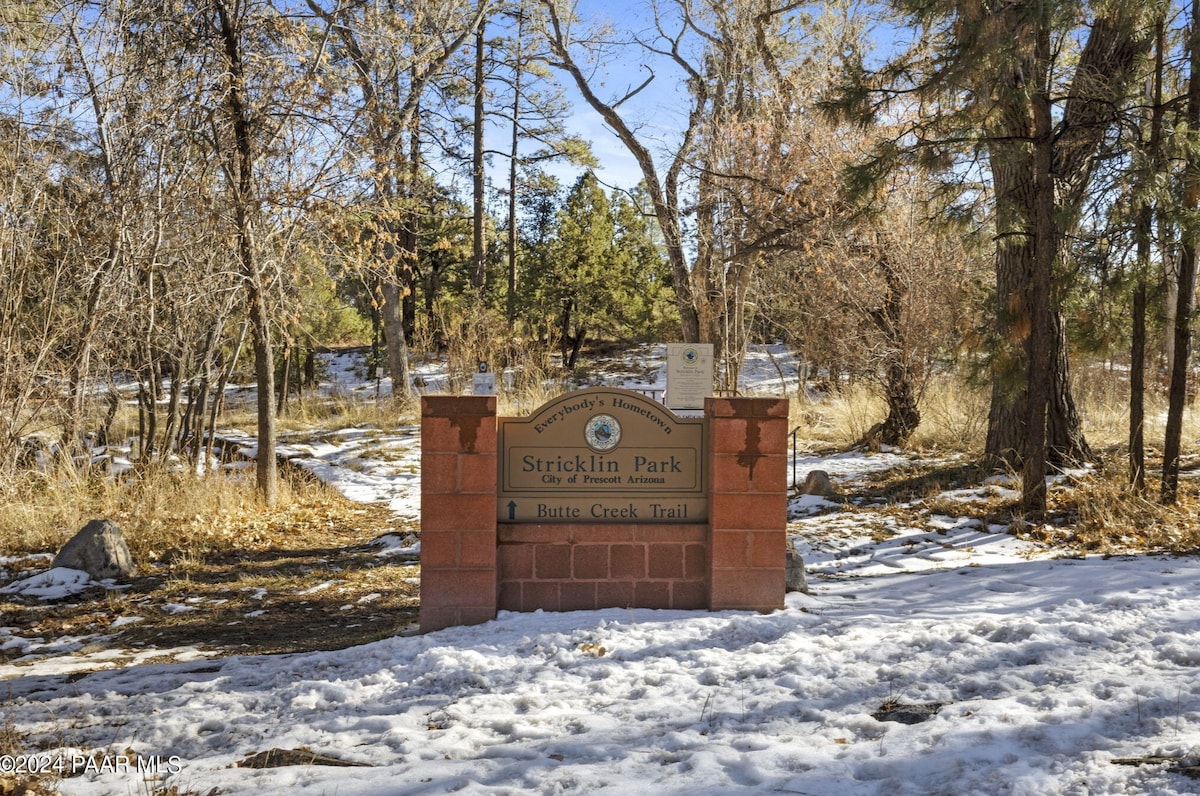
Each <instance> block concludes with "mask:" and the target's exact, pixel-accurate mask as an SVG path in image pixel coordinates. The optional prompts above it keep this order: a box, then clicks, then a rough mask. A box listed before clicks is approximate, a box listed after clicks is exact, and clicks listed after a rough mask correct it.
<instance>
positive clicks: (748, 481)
mask: <svg viewBox="0 0 1200 796" xmlns="http://www.w3.org/2000/svg"><path fill="white" fill-rule="evenodd" d="M704 411H705V413H706V414H707V415H708V423H709V426H708V433H709V437H708V477H709V502H708V516H709V532H710V538H709V542H710V547H709V587H710V591H709V608H710V609H712V610H714V611H719V610H725V609H741V610H753V611H764V612H765V611H772V610H775V609H777V608H782V607H783V596H784V592H785V590H786V576H787V564H786V555H787V553H786V550H787V434H788V427H787V424H788V402H787V399H786V398H707V399H705V402H704Z"/></svg>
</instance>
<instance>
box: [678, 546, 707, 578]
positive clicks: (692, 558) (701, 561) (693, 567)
mask: <svg viewBox="0 0 1200 796" xmlns="http://www.w3.org/2000/svg"><path fill="white" fill-rule="evenodd" d="M683 576H684V577H685V578H687V579H688V580H704V579H706V578H707V577H708V545H706V544H689V545H686V546H685V547H684V550H683Z"/></svg>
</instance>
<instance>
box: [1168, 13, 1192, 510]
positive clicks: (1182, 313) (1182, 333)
mask: <svg viewBox="0 0 1200 796" xmlns="http://www.w3.org/2000/svg"><path fill="white" fill-rule="evenodd" d="M1188 50H1189V55H1190V58H1191V64H1190V68H1191V74H1190V75H1189V76H1188V90H1187V98H1188V102H1187V118H1186V122H1187V128H1188V130H1190V131H1192V132H1193V133H1194V132H1196V131H1200V0H1192V25H1191V31H1190V36H1189V41H1188ZM1185 163H1186V167H1185V168H1186V170H1185V172H1184V188H1183V211H1184V213H1189V212H1192V213H1194V212H1195V211H1196V208H1198V207H1200V156H1198V155H1197V154H1196V153H1195V152H1194V151H1189V152H1188V154H1187V159H1186V161H1185ZM1196 238H1197V234H1196V232H1195V231H1193V230H1191V229H1189V228H1188V226H1186V225H1185V226H1184V233H1183V242H1182V243H1183V245H1182V246H1181V247H1180V256H1179V300H1178V302H1177V304H1176V308H1175V324H1174V341H1175V344H1174V346H1173V349H1174V358H1173V360H1172V362H1171V387H1170V390H1169V392H1168V394H1167V429H1166V439H1165V440H1164V441H1163V476H1162V502H1163V503H1168V504H1169V503H1175V502H1176V501H1177V500H1178V498H1179V457H1180V447H1181V442H1182V437H1183V408H1184V405H1185V404H1186V403H1187V380H1188V369H1189V365H1190V364H1191V344H1192V309H1193V304H1194V301H1193V297H1194V293H1195V288H1196V257H1197V249H1198V248H1200V241H1197V239H1196Z"/></svg>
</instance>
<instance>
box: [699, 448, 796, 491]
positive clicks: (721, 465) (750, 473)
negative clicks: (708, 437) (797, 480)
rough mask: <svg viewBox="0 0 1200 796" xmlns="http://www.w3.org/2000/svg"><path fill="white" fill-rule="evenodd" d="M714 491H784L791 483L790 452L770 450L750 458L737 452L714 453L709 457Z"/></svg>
mask: <svg viewBox="0 0 1200 796" xmlns="http://www.w3.org/2000/svg"><path fill="white" fill-rule="evenodd" d="M709 467H710V470H709V477H710V483H711V484H712V487H711V488H712V491H713V492H716V493H722V494H724V493H730V492H739V493H744V492H767V493H773V494H785V493H786V492H787V486H788V472H787V456H786V455H784V454H771V455H767V456H757V457H755V458H754V460H753V461H752V462H751V461H748V460H747V457H745V456H740V455H737V454H721V455H718V456H712V457H711V458H710V461H709Z"/></svg>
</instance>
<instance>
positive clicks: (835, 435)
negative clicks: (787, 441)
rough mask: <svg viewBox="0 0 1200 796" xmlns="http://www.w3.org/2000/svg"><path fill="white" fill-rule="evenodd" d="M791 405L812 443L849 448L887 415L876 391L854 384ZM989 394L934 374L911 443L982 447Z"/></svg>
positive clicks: (913, 445)
mask: <svg viewBox="0 0 1200 796" xmlns="http://www.w3.org/2000/svg"><path fill="white" fill-rule="evenodd" d="M790 397H791V398H792V402H791V407H790V420H791V424H792V427H793V428H795V429H797V436H798V438H799V439H800V440H803V441H804V442H805V443H807V444H808V445H810V446H813V447H828V448H849V447H851V446H853V445H854V444H856V443H857V442H858V441H859V440H861V439H862V438H863V436H865V435H866V433H867V431H869V430H870V429H871V427H872V426H874V425H875V424H876V423H879V422H881V421H882V420H883V419H884V418H885V417H886V416H887V404H886V403H885V402H884V400H883V398H882V397H881V396H880V395H879V391H878V389H877V388H876V387H875V386H874V385H871V384H869V383H866V382H855V383H853V384H851V385H848V386H846V387H845V388H843V389H842V390H841V391H839V392H833V393H830V394H828V395H825V396H823V397H821V398H819V399H815V400H813V399H807V398H800V399H797V398H796V396H795V394H793V395H792V396H790ZM988 398H989V396H988V393H987V391H986V390H984V389H983V388H980V387H978V386H976V385H972V384H970V383H968V381H967V380H965V379H963V378H960V377H958V376H956V375H953V374H939V375H937V376H934V377H933V379H932V380H931V381H930V383H929V384H928V385H927V387H926V389H925V393H924V395H923V397H922V399H921V402H920V411H921V424H920V425H919V426H918V427H917V430H916V432H915V433H914V434H913V436H912V438H911V439H910V440H909V443H908V446H909V447H911V448H914V449H918V450H931V449H936V450H951V451H959V452H964V453H969V452H971V451H982V449H983V443H984V437H985V435H986V434H987V415H988Z"/></svg>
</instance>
